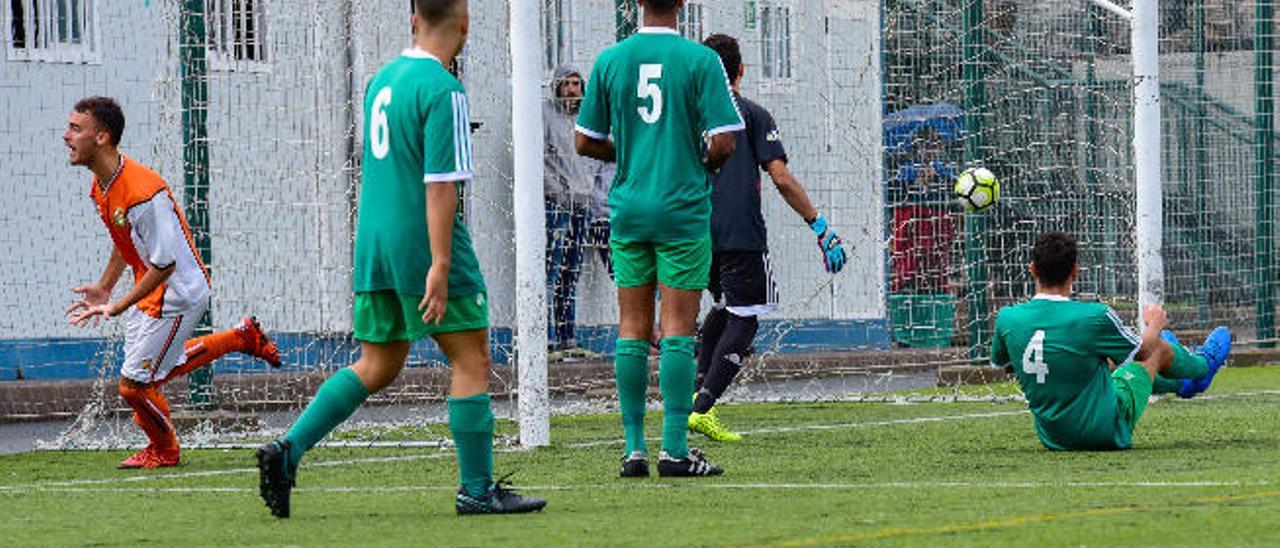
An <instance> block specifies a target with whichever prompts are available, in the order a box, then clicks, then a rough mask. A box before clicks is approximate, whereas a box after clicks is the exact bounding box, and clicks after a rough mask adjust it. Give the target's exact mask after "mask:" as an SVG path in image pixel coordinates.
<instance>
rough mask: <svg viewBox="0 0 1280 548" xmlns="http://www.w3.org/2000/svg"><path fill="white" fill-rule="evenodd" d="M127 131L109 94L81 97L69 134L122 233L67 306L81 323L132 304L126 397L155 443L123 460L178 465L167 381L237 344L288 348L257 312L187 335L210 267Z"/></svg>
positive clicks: (100, 205) (114, 232)
mask: <svg viewBox="0 0 1280 548" xmlns="http://www.w3.org/2000/svg"><path fill="white" fill-rule="evenodd" d="M123 134H124V112H123V111H122V110H121V109H120V105H119V104H117V103H116V102H115V100H113V99H111V98H109V97H89V98H86V99H82V100H81V101H80V102H78V103H76V105H75V108H74V109H72V112H71V115H70V117H69V118H68V119H67V130H66V132H64V133H63V134H62V140H63V141H64V142H65V143H66V145H67V148H68V149H70V160H71V165H76V166H85V167H86V168H88V169H89V171H90V172H92V173H93V184H92V187H91V189H90V191H89V196H90V197H91V198H92V199H93V203H94V205H95V206H96V207H97V209H98V216H99V217H101V218H102V222H103V224H105V225H106V226H107V233H108V234H109V235H110V236H111V240H112V241H113V242H114V246H113V247H112V249H111V258H110V259H109V260H108V261H107V267H106V269H105V270H104V271H103V272H102V276H101V277H100V278H99V279H98V283H96V284H93V285H84V286H80V287H76V288H74V289H72V291H74V292H76V293H79V294H80V298H79V299H77V300H76V301H75V302H74V303H72V304H71V306H69V307H67V310H66V313H67V316H68V317H69V319H70V320H71V323H72V324H75V325H78V326H84V325H86V324H88V323H89V322H90V321H92V322H93V324H94V325H97V324H98V322H99V321H100V320H101V319H103V318H113V317H115V316H119V315H120V314H124V313H126V312H127V313H128V319H127V321H128V322H129V326H128V329H127V331H126V332H125V337H124V364H123V365H122V366H121V368H120V396H121V397H123V398H124V401H125V402H127V403H128V404H129V407H131V408H133V421H134V422H136V423H138V426H141V427H142V430H143V432H146V434H147V439H148V443H147V447H146V448H145V449H143V450H141V451H139V452H138V453H137V454H135V455H133V456H131V457H129V458H128V459H125V461H124V462H122V463H120V468H157V467H161V466H176V465H177V464H178V462H179V461H180V460H181V450H180V449H179V447H178V437H177V434H175V433H174V431H173V422H172V421H171V420H170V419H169V402H168V401H167V400H165V398H164V395H163V394H161V393H160V387H161V386H163V385H164V383H166V382H169V381H171V380H173V379H175V378H178V377H181V376H182V375H185V374H187V373H190V372H192V371H194V370H196V369H197V368H199V367H201V366H204V365H206V364H209V363H211V362H213V361H214V360H216V359H218V358H219V357H221V356H223V355H225V354H227V353H228V352H242V353H245V354H248V355H250V356H256V357H259V358H262V359H264V360H266V361H267V362H268V363H270V364H271V365H272V366H273V367H279V366H280V356H279V354H278V353H277V351H276V345H275V344H274V343H272V342H271V340H270V339H268V338H267V335H266V334H265V333H263V332H262V329H261V328H260V327H259V326H258V322H257V320H255V319H254V318H253V317H248V318H245V319H244V320H242V321H241V323H240V325H239V326H237V327H236V328H235V329H231V330H227V331H223V332H221V333H213V334H211V335H205V336H203V337H199V338H196V339H192V340H187V339H189V338H190V337H191V333H192V332H193V331H194V330H195V328H196V326H197V325H199V323H200V317H201V316H204V314H205V311H206V310H208V309H209V273H208V271H206V270H205V267H204V263H203V262H202V261H201V260H200V255H199V254H198V253H196V250H195V243H194V242H193V241H192V239H191V229H190V228H189V227H188V226H187V219H186V217H184V216H183V214H182V210H181V209H179V208H178V203H177V202H176V201H175V200H174V199H173V194H172V193H171V192H169V187H168V186H166V185H165V183H164V180H163V179H161V178H160V176H159V175H157V174H156V173H155V172H154V171H151V170H150V169H147V167H146V166H144V165H142V164H140V163H138V162H137V161H136V160H134V159H133V158H130V157H128V156H125V155H123V154H121V153H120V149H119V145H120V137H121V136H122V135H123ZM125 266H128V267H129V268H130V269H131V270H133V287H131V288H130V289H129V291H128V292H126V293H125V294H124V296H123V297H121V298H120V299H119V300H117V301H115V302H112V301H111V290H112V288H114V287H115V285H116V282H117V281H119V280H120V276H121V275H122V274H124V267H125ZM179 348H182V350H181V351H179V350H178V349H179Z"/></svg>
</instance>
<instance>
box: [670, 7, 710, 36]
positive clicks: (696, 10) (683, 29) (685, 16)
mask: <svg viewBox="0 0 1280 548" xmlns="http://www.w3.org/2000/svg"><path fill="white" fill-rule="evenodd" d="M702 21H703V19H702V4H701V3H698V2H685V4H684V9H682V10H680V15H679V16H678V19H677V20H676V27H677V28H678V29H679V30H680V35H681V36H684V37H685V38H688V39H690V40H693V41H694V42H701V41H702V39H703V38H704V37H703V35H702Z"/></svg>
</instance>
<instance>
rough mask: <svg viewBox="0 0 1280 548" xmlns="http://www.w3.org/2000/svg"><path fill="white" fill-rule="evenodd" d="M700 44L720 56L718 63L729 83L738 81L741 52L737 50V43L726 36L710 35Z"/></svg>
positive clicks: (732, 38)
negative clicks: (721, 66)
mask: <svg viewBox="0 0 1280 548" xmlns="http://www.w3.org/2000/svg"><path fill="white" fill-rule="evenodd" d="M702 44H703V45H705V46H707V47H709V48H711V49H713V50H715V52H716V53H718V54H720V63H721V64H723V65H724V72H725V74H726V75H728V76H729V81H730V82H736V81H738V71H739V70H741V67H742V50H741V49H739V48H738V41H737V40H736V39H734V37H732V36H729V35H728V34H712V35H711V36H708V37H707V39H706V40H703V41H702Z"/></svg>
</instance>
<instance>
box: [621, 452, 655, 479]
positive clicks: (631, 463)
mask: <svg viewBox="0 0 1280 548" xmlns="http://www.w3.org/2000/svg"><path fill="white" fill-rule="evenodd" d="M618 475H619V476H622V477H624V478H647V477H649V457H647V456H645V454H644V453H641V452H640V451H632V452H631V454H630V455H627V456H625V457H622V471H621V472H618Z"/></svg>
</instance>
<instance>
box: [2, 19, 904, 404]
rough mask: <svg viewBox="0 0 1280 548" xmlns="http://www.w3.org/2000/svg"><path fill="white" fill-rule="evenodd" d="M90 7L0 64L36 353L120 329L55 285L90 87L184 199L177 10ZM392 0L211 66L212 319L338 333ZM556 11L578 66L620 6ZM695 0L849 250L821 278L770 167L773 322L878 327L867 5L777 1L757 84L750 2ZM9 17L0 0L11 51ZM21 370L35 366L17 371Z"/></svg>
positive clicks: (612, 310)
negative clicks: (75, 128)
mask: <svg viewBox="0 0 1280 548" xmlns="http://www.w3.org/2000/svg"><path fill="white" fill-rule="evenodd" d="M94 4H95V6H96V7H95V8H94V9H95V16H96V29H97V34H98V42H97V47H96V48H95V53H94V55H92V56H91V57H92V58H91V60H90V62H87V63H86V62H82V63H66V62H38V61H29V60H17V59H15V58H14V57H15V56H14V55H13V54H12V50H8V51H7V55H6V56H5V57H4V58H3V60H0V143H2V144H0V185H3V188H4V191H5V194H6V195H7V196H8V197H9V199H6V200H0V234H3V236H0V253H2V254H3V256H4V257H5V259H4V260H3V262H0V276H3V279H4V280H6V281H5V283H4V284H2V285H0V340H2V341H10V342H22V344H23V345H25V346H24V347H25V348H28V349H35V350H39V349H41V348H45V349H46V350H48V349H49V348H55V346H56V345H54V344H53V343H47V344H46V343H41V342H39V341H51V340H52V339H53V338H61V339H64V340H65V341H64V343H60V344H68V345H74V344H80V343H83V342H85V341H90V342H92V341H95V340H97V338H99V337H101V336H102V335H104V334H111V333H116V334H118V333H119V332H120V331H119V327H118V326H116V327H114V328H109V329H107V330H106V331H103V330H81V329H76V328H72V327H70V326H68V325H66V322H65V319H64V317H63V315H62V309H63V308H64V307H65V306H66V305H67V304H68V303H69V302H70V298H71V297H72V295H71V293H70V291H68V288H69V287H70V286H72V285H75V284H81V283H89V282H92V281H94V280H96V278H97V277H98V275H99V274H100V272H101V268H102V266H103V265H104V264H105V261H106V258H107V254H108V252H109V249H110V248H109V246H110V243H109V241H108V240H107V238H106V237H105V235H104V231H103V229H102V227H101V226H100V222H99V220H98V218H97V217H96V216H95V215H94V212H93V208H92V205H91V203H90V200H89V199H88V197H87V192H88V187H89V184H90V175H89V174H88V172H87V171H85V170H84V169H82V168H78V167H71V166H68V165H67V162H66V150H65V148H64V147H63V145H62V143H61V139H60V136H61V132H62V129H63V127H64V125H65V120H66V116H67V113H68V112H69V110H70V107H71V105H72V104H73V103H74V102H75V101H76V100H77V99H79V98H81V97H84V96H88V95H93V94H102V95H111V96H114V97H116V98H117V99H119V100H120V102H121V103H122V105H123V106H124V108H125V112H126V116H127V119H128V126H127V129H126V132H125V135H124V143H123V145H122V148H123V150H124V151H125V152H126V153H127V154H129V155H131V156H132V157H134V158H136V159H137V160H139V161H141V162H143V163H145V164H147V165H149V166H151V167H152V168H153V169H156V170H157V171H158V172H159V173H161V175H163V176H164V177H165V179H166V180H167V181H168V182H169V184H170V186H171V187H172V188H173V189H174V191H175V193H177V194H178V196H179V198H180V199H181V196H182V193H183V192H182V182H183V174H182V169H183V166H182V157H181V152H182V148H181V146H182V144H181V139H182V137H181V114H182V112H181V102H180V98H181V88H180V83H181V82H180V77H179V67H178V50H177V32H178V13H177V8H176V7H175V6H174V5H173V3H171V2H151V3H150V4H149V7H147V5H146V4H145V3H143V2H110V3H107V2H95V3H94ZM404 4H405V3H404V2H370V1H361V0H347V1H340V0H277V1H274V2H271V3H269V4H267V8H266V9H267V12H266V23H267V24H266V29H267V31H266V32H267V34H266V40H267V43H266V46H267V57H268V60H267V62H265V63H258V64H251V65H238V66H230V67H229V66H223V65H219V64H215V65H214V68H213V69H212V70H211V71H210V77H209V85H208V89H209V105H208V129H209V152H210V161H211V172H210V192H209V199H210V203H211V206H210V210H211V219H210V229H211V231H212V238H211V240H212V255H213V261H212V266H213V278H214V286H215V287H214V289H215V297H214V304H213V321H214V324H215V325H216V326H227V325H230V324H231V323H233V322H235V321H236V320H237V319H238V318H239V317H241V316H243V315H246V314H249V313H252V314H256V315H258V316H259V317H260V318H261V319H262V321H263V322H264V324H266V325H267V326H269V328H270V329H271V330H273V331H277V332H282V333H291V334H295V335H298V336H299V339H298V340H299V341H302V342H300V343H299V344H301V345H304V346H305V345H306V344H309V343H307V342H305V341H306V340H307V338H306V336H305V335H307V334H312V335H314V334H342V333H346V332H348V331H349V329H350V269H351V242H352V237H353V234H352V227H353V226H354V203H355V199H356V196H357V195H358V190H359V189H358V165H355V164H353V163H352V161H351V160H352V159H351V157H350V155H349V152H350V151H351V150H355V151H359V150H360V146H361V143H360V139H361V133H362V132H361V131H359V129H360V128H361V127H362V125H363V120H361V113H360V112H359V110H360V108H359V107H360V105H361V104H362V100H363V91H364V85H365V83H366V82H367V81H368V79H369V78H370V77H371V76H372V74H373V73H374V72H376V70H377V69H378V68H379V67H380V66H381V64H382V63H384V62H385V61H386V60H387V59H389V58H391V57H392V56H394V55H396V54H398V52H399V51H400V50H402V49H403V48H405V47H407V46H408V45H409V16H408V14H406V13H404V11H405V9H404V8H405V6H404ZM568 4H569V5H570V12H569V13H570V17H569V21H570V24H571V26H572V28H573V32H571V33H570V36H571V43H570V49H569V51H570V55H569V57H570V58H569V59H567V60H569V61H571V62H574V63H576V64H577V65H579V67H580V68H581V69H582V70H583V72H584V73H589V71H590V68H591V62H592V61H593V60H594V58H595V56H596V55H597V54H598V53H599V52H600V51H601V50H602V49H604V48H605V47H608V46H609V45H611V44H612V43H613V39H614V28H613V24H614V23H613V21H614V5H613V2H612V1H611V0H585V1H577V2H568ZM758 4H761V5H763V4H764V2H758ZM704 5H705V8H704V9H705V13H706V15H705V22H704V34H709V33H712V32H726V33H729V34H733V35H735V36H738V37H739V38H740V39H741V40H742V42H743V49H744V58H745V62H746V64H747V76H746V79H745V81H744V94H745V95H747V96H748V97H751V98H753V99H754V100H756V101H757V102H759V103H761V104H762V105H764V106H765V107H766V108H769V109H770V110H771V111H773V112H774V113H775V116H776V117H777V119H778V123H779V125H780V127H781V129H782V132H783V137H784V139H785V142H786V144H787V146H788V150H789V153H790V160H791V166H792V169H793V170H794V171H795V173H796V175H797V176H798V178H799V179H800V180H801V181H802V182H803V183H804V184H805V185H806V187H807V188H808V189H809V191H810V194H811V196H812V197H813V199H814V201H815V203H816V204H817V205H818V206H819V208H820V209H821V210H822V211H823V212H825V213H826V214H827V216H828V217H829V218H830V219H831V221H832V222H833V224H834V226H835V227H836V228H837V230H839V231H840V232H841V234H842V235H844V237H845V240H846V242H847V243H848V244H850V246H851V247H852V249H853V257H852V258H851V261H850V265H849V267H848V269H847V270H846V272H845V273H843V274H842V275H840V276H839V277H836V278H835V279H834V280H832V279H831V278H829V277H828V276H827V275H826V274H824V273H823V272H822V269H821V263H820V257H819V254H818V250H817V249H816V246H815V245H814V242H813V235H812V233H811V232H809V231H808V229H807V227H805V226H804V225H803V223H802V222H801V221H800V219H799V218H798V217H797V216H796V215H795V214H794V213H792V212H791V211H790V210H789V209H788V208H787V207H786V205H785V203H783V201H782V200H781V198H780V197H779V196H778V195H777V193H776V192H775V191H773V190H772V189H771V188H770V184H769V183H768V178H767V176H766V177H765V182H764V185H765V189H764V192H765V194H766V195H767V197H766V198H765V208H766V219H767V220H768V222H769V225H770V244H771V246H772V248H773V261H774V266H775V269H776V273H777V275H778V278H779V283H780V287H781V288H782V292H783V298H784V303H785V307H784V310H783V311H782V313H781V314H779V316H778V318H779V319H806V320H820V321H837V323H838V321H843V320H854V321H858V322H861V321H877V320H880V319H882V318H883V317H884V302H883V301H884V296H883V287H882V286H883V277H884V275H883V272H884V266H883V259H882V257H883V251H882V248H883V246H882V244H883V242H882V241H881V240H882V237H881V234H882V230H881V228H880V224H881V222H882V206H881V193H882V190H881V189H882V180H883V176H882V175H881V173H880V159H879V158H880V157H879V148H880V144H879V143H880V127H879V117H880V105H879V102H880V99H879V98H880V77H879V51H878V44H879V39H878V7H877V3H876V2H872V1H870V0H827V1H825V2H824V1H818V0H794V1H790V2H786V3H785V4H783V5H786V6H788V7H790V8H791V13H792V17H793V22H792V33H793V36H792V39H793V44H794V45H793V48H794V56H793V60H792V64H793V70H794V71H795V75H794V78H792V79H790V80H788V81H781V82H778V81H773V82H766V81H764V80H763V79H762V78H760V76H759V74H760V73H759V66H760V43H759V31H758V30H753V29H748V28H746V27H747V25H746V18H745V17H744V14H743V5H742V4H741V3H737V2H728V1H707V2H705V4H704ZM8 9H9V8H8V5H7V4H6V5H5V6H0V13H2V14H3V17H4V21H3V22H4V25H3V27H4V29H5V30H4V33H5V35H4V36H5V40H6V43H8V41H9V39H10V37H9V36H8V32H9V30H8V29H9V28H10V27H9V24H8V21H9V19H8V17H9V14H8ZM471 10H472V17H471V21H472V26H471V35H470V39H469V42H468V45H467V47H466V49H465V50H464V58H465V74H464V77H463V80H464V83H465V84H466V85H467V87H468V91H469V94H470V97H471V110H472V118H473V121H475V122H480V123H481V124H482V126H481V128H480V129H479V131H477V132H475V133H474V134H473V138H474V142H475V165H476V170H477V171H476V179H475V181H474V182H473V183H472V184H471V185H469V188H468V202H467V221H468V223H469V227H470V229H471V232H472V235H473V237H474V239H475V241H476V246H477V250H478V252H479V254H480V261H481V264H482V265H483V268H484V270H485V276H486V278H487V280H488V285H489V292H490V295H491V300H490V302H491V303H492V310H491V314H492V320H493V323H494V325H495V327H497V328H500V329H502V328H509V327H511V324H512V322H513V318H514V315H515V308H514V307H515V298H514V297H515V295H514V282H513V277H514V270H515V268H514V258H513V255H512V253H513V251H512V242H514V233H513V230H514V228H513V225H512V211H511V207H512V203H511V192H512V190H511V189H512V180H511V175H510V174H511V142H510V140H511V138H510V109H511V103H510V101H511V99H512V98H511V91H510V80H509V76H508V75H509V73H510V69H509V52H508V48H509V45H508V42H507V25H508V23H507V9H506V3H505V2H501V1H500V0H477V1H473V2H472V3H471ZM829 14H832V16H833V17H836V18H838V19H839V23H838V25H839V31H840V32H838V33H833V34H828V33H827V32H826V29H827V28H828V27H827V24H826V23H827V22H826V20H825V18H826V17H828V15H829ZM348 28H349V29H350V31H349V32H348V31H347V30H346V29H348ZM545 93H549V91H548V90H546V89H544V94H545ZM540 99H541V98H539V100H540ZM353 107H354V108H353ZM585 269H586V270H585V272H584V276H583V280H582V282H581V286H580V289H579V312H578V318H579V323H580V324H583V325H585V326H588V327H592V326H608V325H610V324H613V323H615V322H616V305H615V302H614V293H613V287H612V284H611V283H610V281H609V279H608V276H607V275H606V273H605V272H604V270H603V268H602V267H601V265H600V263H599V262H598V261H597V260H596V259H595V258H594V256H592V257H591V258H589V259H588V260H587V261H586V267H585ZM124 287H125V285H124V284H121V286H120V289H119V291H123V289H124ZM836 328H837V329H855V330H856V329H864V328H863V327H862V326H861V324H856V325H855V326H854V327H851V328H850V327H847V326H846V327H840V326H839V325H836ZM77 341H79V342H77ZM80 350H84V349H83V348H81V349H80ZM39 354H42V352H36V353H35V354H23V355H24V356H34V355H39ZM90 354H92V352H90ZM46 358H47V356H46ZM46 358H23V359H24V360H25V359H34V360H37V361H39V360H40V359H46ZM11 359H12V358H11ZM33 365H34V366H37V367H38V366H39V364H30V363H29V364H27V366H28V367H29V368H30V367H31V366H33ZM304 365H306V364H304ZM4 378H11V377H8V376H5V375H0V379H4Z"/></svg>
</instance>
